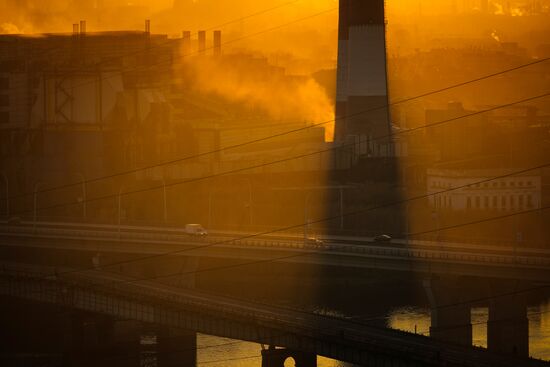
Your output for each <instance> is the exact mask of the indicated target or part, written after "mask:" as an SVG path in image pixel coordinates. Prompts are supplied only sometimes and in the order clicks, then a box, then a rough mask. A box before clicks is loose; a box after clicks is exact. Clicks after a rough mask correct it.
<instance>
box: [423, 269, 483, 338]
mask: <svg viewBox="0 0 550 367" xmlns="http://www.w3.org/2000/svg"><path fill="white" fill-rule="evenodd" d="M423 284H424V289H425V291H426V295H427V296H428V299H429V301H430V306H431V326H430V336H431V337H432V338H434V339H437V340H441V341H444V342H448V343H454V344H461V345H467V346H470V345H472V322H471V312H470V304H469V303H468V302H467V299H466V298H465V296H464V294H465V290H464V287H463V286H462V285H461V284H460V282H459V279H456V278H448V279H441V278H438V279H435V278H432V279H428V280H424V283H423Z"/></svg>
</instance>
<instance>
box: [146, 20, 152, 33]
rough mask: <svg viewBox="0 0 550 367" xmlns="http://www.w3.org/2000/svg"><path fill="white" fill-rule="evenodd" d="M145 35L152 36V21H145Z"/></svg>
mask: <svg viewBox="0 0 550 367" xmlns="http://www.w3.org/2000/svg"><path fill="white" fill-rule="evenodd" d="M145 34H147V35H149V34H151V20H149V19H145Z"/></svg>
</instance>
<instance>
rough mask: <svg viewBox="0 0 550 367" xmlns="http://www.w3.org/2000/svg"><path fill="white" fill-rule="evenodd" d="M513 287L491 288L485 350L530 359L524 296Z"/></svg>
mask: <svg viewBox="0 0 550 367" xmlns="http://www.w3.org/2000/svg"><path fill="white" fill-rule="evenodd" d="M517 288H518V287H516V286H515V285H503V284H499V285H495V284H492V285H491V296H493V298H491V302H490V303H489V321H488V323H487V348H488V349H489V350H490V351H492V352H495V353H501V354H512V355H516V356H519V357H529V320H528V318H527V302H526V295H525V294H524V293H523V294H521V293H517V292H516V290H517Z"/></svg>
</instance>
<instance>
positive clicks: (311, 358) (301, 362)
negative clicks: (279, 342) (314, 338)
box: [262, 347, 317, 367]
mask: <svg viewBox="0 0 550 367" xmlns="http://www.w3.org/2000/svg"><path fill="white" fill-rule="evenodd" d="M289 358H292V359H294V363H295V365H296V367H317V356H316V355H315V354H311V353H305V352H298V351H293V350H289V349H278V348H275V347H269V349H264V350H262V367H284V365H285V361H286V360H287V359H289Z"/></svg>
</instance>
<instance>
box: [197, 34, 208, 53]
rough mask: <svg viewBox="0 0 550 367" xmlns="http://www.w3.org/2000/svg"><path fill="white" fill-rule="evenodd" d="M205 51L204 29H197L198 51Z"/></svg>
mask: <svg viewBox="0 0 550 367" xmlns="http://www.w3.org/2000/svg"><path fill="white" fill-rule="evenodd" d="M205 51H206V31H199V53H200V54H204V52H205Z"/></svg>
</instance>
